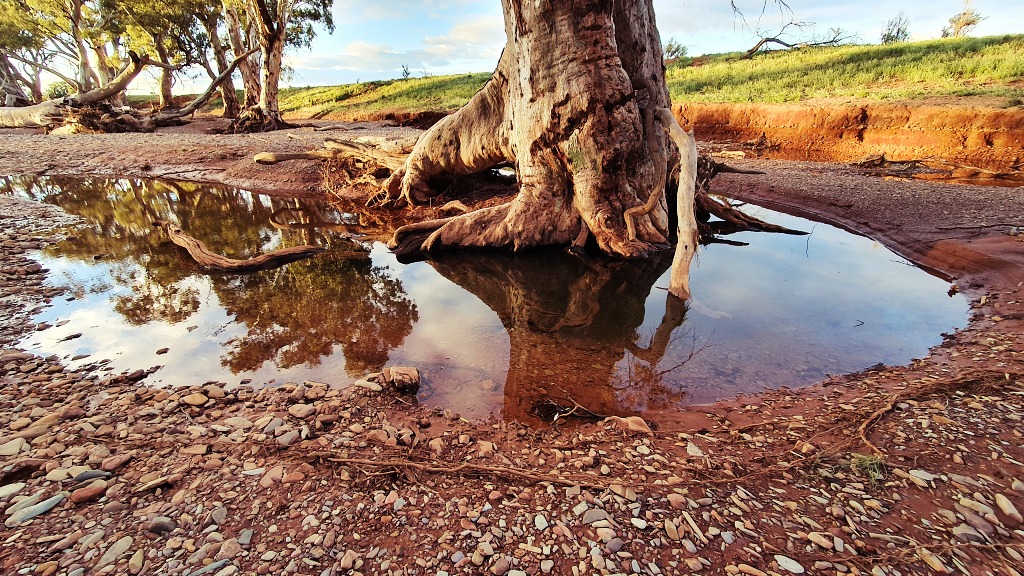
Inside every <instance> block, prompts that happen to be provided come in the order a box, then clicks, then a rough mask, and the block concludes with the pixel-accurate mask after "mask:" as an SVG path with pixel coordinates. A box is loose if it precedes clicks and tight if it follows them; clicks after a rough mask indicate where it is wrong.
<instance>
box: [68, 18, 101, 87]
mask: <svg viewBox="0 0 1024 576" xmlns="http://www.w3.org/2000/svg"><path fill="white" fill-rule="evenodd" d="M84 5H85V2H84V1H83V0H71V14H69V17H70V21H71V37H72V38H73V39H74V42H75V50H76V51H77V53H78V54H77V55H78V76H79V78H78V81H79V84H80V85H81V87H80V90H81V91H82V92H88V91H90V90H92V89H93V88H95V87H97V86H99V85H101V83H100V79H99V76H98V75H97V74H96V71H95V70H93V67H92V64H91V63H90V62H89V49H88V48H87V47H86V45H85V38H84V36H83V34H82V18H83V16H82V8H83V6H84Z"/></svg>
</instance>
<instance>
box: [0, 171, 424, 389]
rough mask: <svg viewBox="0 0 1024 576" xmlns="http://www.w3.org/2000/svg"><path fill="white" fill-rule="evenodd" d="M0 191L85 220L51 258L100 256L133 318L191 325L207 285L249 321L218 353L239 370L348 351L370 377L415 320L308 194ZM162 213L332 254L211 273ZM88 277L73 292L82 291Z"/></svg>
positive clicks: (246, 251) (207, 233) (387, 278)
mask: <svg viewBox="0 0 1024 576" xmlns="http://www.w3.org/2000/svg"><path fill="white" fill-rule="evenodd" d="M0 192H5V193H19V194H21V195H25V196H28V197H30V198H32V199H34V200H38V201H41V202H47V203H50V204H55V205H57V206H60V207H61V208H63V209H64V210H66V211H67V212H69V213H71V214H75V215H78V216H81V217H82V218H83V219H85V220H86V221H87V222H88V223H89V224H90V226H88V227H87V228H84V229H82V230H80V231H79V232H77V233H76V236H75V237H74V238H73V239H72V240H69V241H66V242H63V243H61V244H60V245H59V246H56V247H52V248H50V249H49V252H50V255H52V256H58V255H59V256H61V257H64V258H68V259H72V260H78V261H81V262H84V263H93V262H94V261H95V260H97V259H102V260H104V261H105V262H106V263H107V265H108V267H109V270H110V273H111V274H112V276H113V278H112V281H113V282H114V283H116V284H118V285H121V286H124V287H127V288H128V290H127V291H126V292H125V293H123V294H120V295H118V296H117V297H116V300H115V309H116V311H117V312H118V313H120V314H121V315H123V316H124V318H125V319H126V320H127V321H128V322H129V323H131V324H133V325H142V324H147V323H150V322H164V323H169V324H177V323H182V322H186V321H187V320H188V319H189V318H190V317H191V316H192V315H193V314H195V312H196V311H197V310H198V308H199V306H200V302H199V295H200V290H199V288H198V287H199V286H200V285H201V283H203V282H208V283H209V284H210V287H211V289H212V291H213V293H214V294H216V296H217V298H218V299H219V301H220V305H221V306H222V307H223V308H224V309H225V311H226V313H227V315H228V316H229V317H233V319H234V320H235V321H236V322H240V323H242V324H244V325H245V326H246V331H245V335H244V336H242V337H239V338H236V339H234V340H232V341H230V342H228V344H227V348H226V350H224V352H223V356H222V358H221V363H222V365H224V366H225V367H226V368H228V369H230V370H231V371H232V372H233V373H235V374H238V373H242V372H247V371H254V370H257V369H258V368H260V367H261V366H262V365H263V364H264V363H266V362H271V363H273V364H274V365H275V366H277V367H278V368H289V367H293V366H299V365H304V366H309V367H312V366H316V365H319V364H320V362H321V361H322V359H323V357H324V356H327V355H330V354H334V353H336V352H337V351H338V349H339V348H340V350H341V351H342V352H343V353H344V356H345V369H346V372H348V373H349V375H350V376H353V377H359V376H363V375H365V373H366V372H367V371H370V370H379V369H380V368H381V367H382V366H383V365H384V363H385V362H387V359H388V353H389V351H390V350H392V349H394V348H395V347H397V346H399V345H400V344H401V343H402V341H403V340H404V339H405V337H406V336H408V334H409V333H410V332H411V331H412V326H413V325H414V324H415V322H416V321H417V319H418V313H417V310H416V306H415V304H414V303H413V302H412V301H411V300H410V299H409V298H408V296H407V295H406V294H405V291H404V289H403V287H402V284H401V282H400V281H399V280H398V279H396V278H394V277H393V276H392V275H390V274H389V273H388V272H387V270H386V269H385V268H383V267H379V266H374V265H373V264H372V263H371V262H370V259H369V252H368V250H367V249H366V248H365V247H363V246H362V245H360V244H358V243H356V242H353V241H352V240H350V239H349V238H348V234H346V232H348V231H349V225H348V223H347V222H346V221H344V215H338V214H331V215H330V216H333V217H335V220H334V221H331V220H330V217H328V216H325V215H324V212H328V211H327V210H323V211H321V208H320V207H319V206H318V205H317V204H316V202H315V201H312V200H308V199H296V198H283V199H279V198H269V197H266V196H258V195H255V194H252V193H249V192H245V191H242V190H237V189H228V188H218V187H211V186H209V185H202V184H194V183H184V182H170V181H155V180H128V179H122V180H107V179H94V178H85V179H81V178H56V177H54V178H47V179H39V178H32V177H7V178H3V179H0ZM156 219H166V220H171V221H174V222H177V223H179V224H180V225H181V226H182V228H183V229H185V230H187V231H188V233H189V234H191V235H193V236H195V237H197V238H201V239H202V240H203V241H204V242H206V243H207V244H208V245H209V246H210V247H211V248H212V249H214V250H217V251H220V252H222V253H224V254H225V255H226V256H229V257H233V258H249V257H252V256H254V255H256V254H259V253H262V252H266V251H269V250H276V249H278V248H284V247H287V246H294V245H299V244H313V245H320V246H325V247H327V248H328V249H329V251H328V252H325V253H323V254H321V255H319V256H317V257H316V258H312V259H309V260H305V261H301V262H297V263H292V264H290V265H288V266H285V267H282V268H278V269H276V270H268V271H263V272H258V273H254V274H248V275H217V274H210V275H203V274H200V273H199V272H198V271H197V269H196V267H195V265H194V264H193V262H192V261H191V260H190V259H189V258H188V256H187V255H186V254H184V252H183V251H182V250H180V249H179V248H178V247H176V246H174V245H173V244H171V243H170V242H169V241H167V239H166V237H165V236H164V235H163V233H162V232H161V231H160V230H159V229H158V228H154V227H153V226H152V222H153V221H154V220H156ZM272 221H273V225H271V222H272ZM275 228H277V230H275ZM87 284H88V281H85V282H81V283H80V285H79V286H71V290H72V292H75V291H76V290H77V291H78V292H82V291H83V290H86V289H87V288H86V286H87Z"/></svg>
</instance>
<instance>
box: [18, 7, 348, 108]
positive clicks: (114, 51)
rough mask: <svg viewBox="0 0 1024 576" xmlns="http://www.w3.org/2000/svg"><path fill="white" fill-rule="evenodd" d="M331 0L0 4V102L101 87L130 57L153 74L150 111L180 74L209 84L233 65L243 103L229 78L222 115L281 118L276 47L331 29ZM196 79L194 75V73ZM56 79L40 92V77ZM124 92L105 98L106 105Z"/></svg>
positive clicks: (164, 101)
mask: <svg viewBox="0 0 1024 576" xmlns="http://www.w3.org/2000/svg"><path fill="white" fill-rule="evenodd" d="M332 4H333V0H160V1H153V0H0V91H2V96H3V97H2V100H0V105H2V104H7V105H27V104H37V103H40V102H42V101H44V100H45V99H48V98H55V97H62V96H65V95H71V96H73V95H74V94H81V93H85V92H88V91H90V90H94V89H96V88H98V87H101V86H104V85H106V84H108V83H109V82H110V81H111V80H112V79H113V78H114V77H115V76H117V74H118V72H119V70H121V69H123V68H125V67H126V66H127V65H128V64H129V61H130V58H129V55H130V54H132V53H137V54H145V55H146V56H147V59H146V62H147V64H151V65H154V66H155V67H157V68H158V69H159V90H158V97H159V107H160V108H161V109H164V108H170V107H173V106H174V104H173V97H172V96H173V94H172V92H173V87H174V84H175V82H176V81H177V80H178V79H180V78H181V77H182V76H183V75H188V74H194V73H195V72H196V71H197V70H201V71H203V72H205V74H206V75H208V76H209V77H210V79H211V81H213V80H214V79H216V78H218V77H219V76H220V75H221V74H222V73H224V72H225V71H226V70H227V69H228V67H229V63H230V62H231V61H232V60H234V59H236V58H238V57H239V56H242V55H245V54H246V53H249V52H250V51H255V52H253V53H252V54H251V55H250V56H247V57H245V58H244V59H242V60H241V61H239V62H238V63H237V69H238V71H239V74H240V77H241V80H242V87H243V93H244V96H243V99H242V101H241V102H240V101H239V99H238V98H237V96H236V90H235V85H234V82H233V81H232V79H231V76H230V74H229V75H228V76H227V78H225V79H224V80H223V81H222V82H221V83H220V85H219V91H220V95H221V98H222V100H223V103H224V115H225V116H227V117H232V118H233V117H236V116H238V115H239V114H242V113H243V111H251V112H252V113H255V114H257V115H258V116H259V117H260V118H261V119H263V120H264V121H265V122H266V123H268V124H269V125H273V124H275V123H278V122H281V116H280V111H279V109H278V103H277V93H278V84H279V82H280V78H281V72H282V54H283V51H284V48H285V47H286V46H309V44H310V42H311V41H312V40H313V38H314V36H315V34H316V27H317V26H319V27H322V28H324V29H326V30H328V31H333V30H334V22H333V19H332V16H331V6H332ZM201 73H202V72H201ZM47 74H48V75H50V76H51V77H55V78H58V79H59V82H58V83H57V84H56V85H54V86H52V87H47V86H44V85H43V84H44V80H43V79H44V78H45V77H46V75H47ZM123 98H124V95H123V94H120V95H118V96H117V97H115V103H117V102H118V100H119V99H120V103H124V102H123Z"/></svg>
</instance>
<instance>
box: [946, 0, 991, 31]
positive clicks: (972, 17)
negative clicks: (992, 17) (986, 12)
mask: <svg viewBox="0 0 1024 576" xmlns="http://www.w3.org/2000/svg"><path fill="white" fill-rule="evenodd" d="M985 18H987V17H986V16H982V15H981V14H980V13H979V12H978V11H977V10H975V9H974V8H971V0H964V9H963V10H961V11H960V12H958V13H957V14H954V15H953V17H951V18H950V19H949V26H946V27H945V28H943V29H942V37H943V38H963V37H964V36H967V35H968V34H970V33H971V31H972V30H974V29H975V28H976V27H977V26H978V24H981V21H982V20H984V19H985Z"/></svg>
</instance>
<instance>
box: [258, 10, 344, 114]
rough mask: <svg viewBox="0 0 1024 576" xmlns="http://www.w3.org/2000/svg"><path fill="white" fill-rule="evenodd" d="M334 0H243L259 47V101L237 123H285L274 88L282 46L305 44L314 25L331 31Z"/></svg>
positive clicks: (281, 66)
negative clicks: (260, 66) (260, 67)
mask: <svg viewBox="0 0 1024 576" xmlns="http://www.w3.org/2000/svg"><path fill="white" fill-rule="evenodd" d="M333 2H334V0H244V3H245V10H246V15H247V17H248V20H249V24H250V25H251V26H252V29H253V31H254V32H255V36H256V39H257V42H258V43H259V47H260V56H261V61H262V69H261V70H260V95H259V101H258V102H257V103H256V105H255V106H252V107H250V108H248V109H246V111H245V112H244V113H243V115H242V118H240V120H242V122H240V123H239V126H247V127H248V128H246V129H259V130H274V129H277V128H280V127H284V126H287V124H286V123H285V121H284V119H283V118H282V117H281V110H280V106H279V104H278V90H279V85H280V82H281V72H282V68H283V57H284V49H285V47H286V46H309V44H310V42H312V40H313V38H314V37H315V36H316V27H317V26H322V27H323V28H325V29H326V30H328V31H329V32H333V31H334V19H333V17H332V15H331V6H332V4H333Z"/></svg>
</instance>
